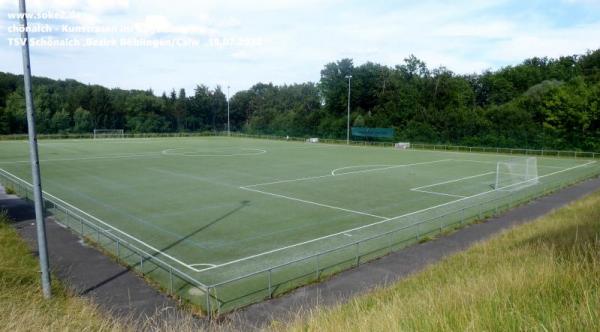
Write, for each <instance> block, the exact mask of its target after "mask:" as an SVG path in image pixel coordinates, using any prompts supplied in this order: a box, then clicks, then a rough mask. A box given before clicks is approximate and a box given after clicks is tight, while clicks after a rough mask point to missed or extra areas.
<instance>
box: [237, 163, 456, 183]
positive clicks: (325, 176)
mask: <svg viewBox="0 0 600 332" xmlns="http://www.w3.org/2000/svg"><path fill="white" fill-rule="evenodd" d="M451 160H452V159H440V160H434V161H425V162H422V163H414V164H402V165H393V166H389V167H384V168H381V167H380V168H371V169H364V170H360V171H353V172H345V173H341V174H337V175H336V174H334V173H335V171H336V170H340V169H344V168H348V167H360V165H358V166H348V167H342V168H337V169H334V170H333V171H331V174H326V175H317V176H309V177H304V178H297V179H289V180H278V181H272V182H264V183H257V184H250V185H247V186H242V188H243V189H247V188H251V187H260V186H268V185H272V184H279V183H289V182H298V181H306V180H314V179H322V178H328V177H333V176H342V175H348V174H358V173H368V172H376V171H383V170H388V169H393V168H400V167H410V166H418V165H427V164H434V163H441V162H445V161H451ZM367 166H370V165H367Z"/></svg>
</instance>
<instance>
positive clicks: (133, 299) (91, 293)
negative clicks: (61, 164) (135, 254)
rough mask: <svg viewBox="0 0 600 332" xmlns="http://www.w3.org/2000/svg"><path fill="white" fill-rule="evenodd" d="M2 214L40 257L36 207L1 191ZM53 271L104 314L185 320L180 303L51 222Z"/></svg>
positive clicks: (50, 248)
mask: <svg viewBox="0 0 600 332" xmlns="http://www.w3.org/2000/svg"><path fill="white" fill-rule="evenodd" d="M0 210H6V211H7V212H8V215H9V217H10V218H11V219H12V220H13V221H14V224H13V226H14V227H15V228H16V229H17V231H18V232H19V234H20V235H21V236H22V237H23V238H24V239H25V241H26V242H27V243H28V244H29V245H30V247H31V248H32V251H33V252H34V253H36V252H37V239H36V228H35V214H34V210H33V204H32V203H31V202H27V201H24V200H22V199H19V198H18V197H16V196H12V195H6V194H5V192H4V188H2V187H1V186H0ZM46 232H47V237H48V249H49V255H50V257H49V258H50V267H51V270H52V272H53V274H54V276H56V277H58V278H59V279H60V280H61V281H62V282H63V283H64V284H66V285H67V286H68V287H70V288H71V289H72V290H73V291H75V292H76V293H77V294H80V295H82V296H85V297H88V298H91V299H93V300H94V302H95V303H97V304H98V305H99V306H100V307H101V308H102V309H104V310H106V311H109V312H111V313H114V314H116V315H118V316H120V317H126V318H131V319H136V320H137V319H146V318H149V317H153V318H159V317H160V318H162V319H166V318H170V317H175V316H177V315H182V314H184V313H182V312H181V311H180V310H178V308H177V303H176V302H175V301H174V300H173V299H171V298H169V297H167V296H165V295H164V294H162V293H160V292H158V291H157V290H155V289H154V288H152V287H151V286H149V285H148V284H147V283H146V282H145V281H144V280H143V279H142V278H140V277H138V276H137V275H136V274H135V273H133V272H131V271H129V270H128V269H127V268H125V267H123V266H121V265H119V264H117V263H116V262H114V261H113V260H112V259H110V258H109V257H107V256H105V255H103V254H102V253H101V252H99V251H98V250H96V249H94V248H92V247H89V246H87V245H85V244H84V243H83V241H82V240H81V239H80V238H79V237H78V236H77V235H75V234H73V233H72V232H70V231H69V230H68V229H65V228H63V227H61V226H60V225H58V224H57V223H55V222H54V221H52V219H51V218H48V219H47V221H46Z"/></svg>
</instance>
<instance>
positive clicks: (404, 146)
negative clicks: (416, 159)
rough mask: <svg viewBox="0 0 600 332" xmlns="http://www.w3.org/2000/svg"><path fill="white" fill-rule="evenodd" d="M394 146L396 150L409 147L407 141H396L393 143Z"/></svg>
mask: <svg viewBox="0 0 600 332" xmlns="http://www.w3.org/2000/svg"><path fill="white" fill-rule="evenodd" d="M394 148H395V149H398V150H406V149H410V143H408V142H398V143H396V144H394Z"/></svg>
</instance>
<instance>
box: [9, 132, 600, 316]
mask: <svg viewBox="0 0 600 332" xmlns="http://www.w3.org/2000/svg"><path fill="white" fill-rule="evenodd" d="M232 136H242V137H252V138H268V139H280V140H281V139H285V140H288V138H287V137H286V138H282V137H277V136H250V135H240V134H238V133H232ZM290 140H293V139H290ZM297 140H300V139H299V138H298V139H297ZM302 140H303V139H302ZM321 141H322V142H324V143H339V142H341V141H336V140H321ZM343 143H344V144H345V141H343ZM354 143H355V142H354ZM360 144H364V143H363V142H360ZM376 145H380V146H391V143H378V144H376ZM412 148H415V149H431V150H444V151H464V152H484V153H486V152H492V153H506V154H535V153H536V151H537V152H539V153H540V154H539V155H542V153H543V155H544V156H553V155H555V156H557V157H567V156H572V157H576V156H577V158H584V157H587V158H597V157H598V154H597V153H592V154H591V155H585V154H582V152H579V151H573V154H572V155H570V154H567V153H566V152H563V151H561V152H560V154H558V153H557V154H552V153H554V152H549V151H547V150H545V151H543V152H542V151H541V150H524V149H500V148H498V149H495V148H494V149H495V150H493V149H490V148H474V147H458V146H457V147H452V146H447V145H443V146H437V145H416V146H415V145H413V146H412ZM479 149H482V150H479ZM599 165H600V163H598V162H593V163H590V162H588V163H586V164H580V165H579V166H577V167H575V168H573V170H570V171H569V172H568V173H560V174H556V175H551V176H545V178H544V180H543V182H542V183H541V184H537V185H532V186H529V187H527V188H524V189H522V190H518V191H510V190H507V191H501V190H491V191H489V192H485V193H481V194H478V195H475V196H471V197H467V198H466V199H464V200H458V201H453V202H450V203H451V204H447V205H441V206H439V207H436V208H434V209H426V210H424V211H418V212H417V213H411V214H408V215H405V216H400V217H397V218H392V219H394V220H391V221H390V222H387V223H382V224H379V225H376V226H373V227H367V228H363V229H361V230H360V231H356V232H352V234H351V235H352V236H351V237H349V236H344V235H345V234H344V235H341V236H336V237H331V238H327V239H326V240H324V241H319V242H313V243H311V244H307V245H304V246H301V247H295V248H292V249H293V250H292V249H290V250H285V251H276V252H273V253H271V254H268V255H260V257H257V258H256V259H249V260H247V261H240V262H239V263H236V264H231V265H227V264H223V265H222V266H217V267H215V268H211V269H206V271H202V270H201V271H200V272H198V273H193V274H192V275H190V274H189V273H188V272H186V271H184V270H182V268H181V267H178V264H176V263H175V262H170V261H169V259H168V258H163V257H162V255H161V252H160V251H157V250H155V249H153V248H149V247H147V246H146V245H145V244H143V243H141V242H139V241H137V240H136V239H135V238H133V237H131V236H130V235H129V234H126V233H124V232H121V231H119V230H117V229H116V228H114V227H112V226H111V225H109V224H108V223H104V222H102V221H101V220H99V219H97V218H95V217H93V216H90V215H88V214H87V213H85V212H84V211H82V210H80V209H78V208H77V207H74V206H72V205H70V204H68V203H66V202H64V201H62V200H60V199H59V198H57V197H54V196H52V195H50V194H47V193H44V204H45V210H46V211H48V212H49V213H50V214H51V215H52V216H53V217H54V219H55V220H56V221H57V222H58V223H60V224H61V225H64V226H65V227H68V228H69V229H71V230H72V231H74V232H75V233H77V234H79V235H81V236H83V237H84V238H85V239H87V240H90V241H92V242H94V243H96V244H98V245H99V246H100V247H101V248H102V249H103V250H104V251H105V252H107V253H108V254H110V255H112V256H113V257H114V258H115V259H117V260H118V261H119V262H121V263H123V264H125V265H127V266H129V267H131V268H132V269H134V270H135V271H137V272H138V273H140V274H142V275H144V276H147V277H148V278H150V279H151V280H153V281H156V282H157V283H158V284H159V287H160V288H162V289H164V290H165V291H167V292H168V293H169V294H172V295H173V296H177V297H179V298H181V299H184V300H186V301H189V302H191V303H194V304H196V305H199V306H200V307H202V308H203V309H204V310H205V311H206V312H208V313H209V314H211V315H218V314H220V313H223V312H228V311H231V310H235V309H237V308H240V307H243V306H245V305H248V304H251V303H254V302H258V301H261V300H263V299H266V298H271V297H273V296H277V295H279V294H283V293H285V292H287V291H289V290H291V289H293V288H296V287H299V286H302V285H306V284H308V283H311V282H315V281H319V280H321V279H322V278H323V277H326V276H329V275H332V274H335V273H337V272H340V271H343V270H346V269H348V268H352V267H356V266H359V265H360V264H362V263H364V262H366V261H370V260H373V259H376V258H379V257H382V256H384V255H386V254H388V253H390V252H393V251H396V250H399V249H401V248H404V247H406V246H407V245H410V244H412V243H415V242H419V241H423V240H424V239H427V238H428V237H429V236H431V235H432V234H438V233H443V232H444V231H446V230H448V229H451V228H455V227H461V226H463V225H466V224H468V223H470V222H473V221H475V220H482V219H485V218H486V217H489V216H493V215H496V214H498V213H500V212H502V211H506V210H508V209H510V208H512V207H514V206H517V205H519V204H523V203H525V202H528V201H531V200H532V199H535V198H537V197H540V196H543V195H545V194H548V193H549V192H552V191H555V190H558V189H561V188H563V187H566V186H568V185H570V184H573V183H576V182H579V181H582V180H585V179H587V178H590V177H594V176H598V175H599V174H600V166H599ZM0 182H2V183H4V184H5V185H6V186H10V187H12V188H13V189H15V191H17V193H18V194H19V195H20V196H22V197H24V198H29V197H31V184H29V183H27V182H25V181H24V180H22V179H20V178H18V177H16V176H14V175H12V174H10V173H8V172H6V171H4V170H1V169H0ZM232 276H233V277H232ZM200 280H202V282H200ZM194 288H195V289H196V291H194Z"/></svg>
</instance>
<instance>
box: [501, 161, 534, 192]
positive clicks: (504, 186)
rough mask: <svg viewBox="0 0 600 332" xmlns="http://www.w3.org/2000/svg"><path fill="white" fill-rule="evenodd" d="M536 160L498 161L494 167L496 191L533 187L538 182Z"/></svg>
mask: <svg viewBox="0 0 600 332" xmlns="http://www.w3.org/2000/svg"><path fill="white" fill-rule="evenodd" d="M538 179H539V178H538V167H537V158H535V157H529V158H515V159H511V160H509V161H500V162H498V164H497V166H496V184H495V186H494V188H495V189H496V190H507V191H513V190H520V189H523V188H525V187H529V186H533V185H535V184H537V183H538V182H539V180H538Z"/></svg>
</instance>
